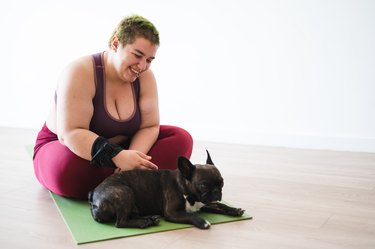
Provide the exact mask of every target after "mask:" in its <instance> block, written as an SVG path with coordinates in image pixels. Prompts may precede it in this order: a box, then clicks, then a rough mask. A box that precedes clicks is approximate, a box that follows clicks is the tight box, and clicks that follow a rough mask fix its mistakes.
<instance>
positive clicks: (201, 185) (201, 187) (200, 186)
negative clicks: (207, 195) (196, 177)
mask: <svg viewBox="0 0 375 249" xmlns="http://www.w3.org/2000/svg"><path fill="white" fill-rule="evenodd" d="M199 188H200V189H201V190H202V191H205V190H207V189H208V187H207V185H206V184H204V183H202V184H200V185H199Z"/></svg>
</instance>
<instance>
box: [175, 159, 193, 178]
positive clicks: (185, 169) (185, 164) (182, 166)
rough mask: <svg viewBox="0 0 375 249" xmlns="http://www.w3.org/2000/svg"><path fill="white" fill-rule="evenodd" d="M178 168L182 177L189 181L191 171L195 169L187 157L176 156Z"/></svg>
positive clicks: (191, 174)
mask: <svg viewBox="0 0 375 249" xmlns="http://www.w3.org/2000/svg"><path fill="white" fill-rule="evenodd" d="M178 169H179V170H180V173H181V175H182V176H183V177H184V178H186V179H187V180H189V181H191V177H192V176H193V172H194V170H195V165H194V164H192V163H191V162H190V161H189V159H187V158H186V157H183V156H180V157H179V158H178Z"/></svg>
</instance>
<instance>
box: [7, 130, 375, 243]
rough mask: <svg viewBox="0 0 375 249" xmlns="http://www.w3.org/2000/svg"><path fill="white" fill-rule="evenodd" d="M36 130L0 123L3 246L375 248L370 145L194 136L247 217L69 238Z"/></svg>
mask: <svg viewBox="0 0 375 249" xmlns="http://www.w3.org/2000/svg"><path fill="white" fill-rule="evenodd" d="M35 136H36V131H34V130H27V129H16V128H0V137H1V140H0V165H1V167H0V179H1V180H0V195H1V200H0V215H1V217H0V218H1V223H0V245H1V248H6V249H8V248H38V249H43V248H46V249H47V248H48V249H51V248H77V247H80V248H111V249H116V248H137V249H142V248H147V249H150V248H152V249H159V248H160V249H162V248H163V249H164V248H165V249H175V248H179V249H185V248H186V249H198V248H199V249H200V248H205V249H210V248H212V249H218V248H230V249H236V248H257V249H260V248H267V249H270V248H277V249H283V248H287V249H293V248H298V249H301V248H304V249H305V248H314V249H317V248H319V249H324V248H340V249H345V248H353V249H361V248H367V249H374V248H375V154H371V153H351V152H332V151H316V150H297V149H286V148H274V147H256V146H244V145H230V144H218V143H208V142H207V143H206V142H196V144H195V148H194V151H193V156H192V161H193V162H194V163H203V162H204V160H205V149H206V148H207V149H208V150H209V151H210V153H211V156H212V159H213V161H214V163H215V164H216V165H217V166H218V167H219V169H220V170H221V172H222V175H223V176H224V179H225V186H224V193H223V194H224V199H225V200H226V201H228V202H230V203H232V204H234V205H236V206H238V207H241V208H244V209H246V210H247V212H248V213H249V214H251V215H253V217H254V219H253V220H246V221H240V222H233V223H226V224H220V225H213V226H212V227H211V229H209V230H207V231H203V230H199V229H196V228H189V229H183V230H177V231H171V232H162V233H156V234H150V235H143V236H137V237H130V238H123V239H115V240H109V241H103V242H97V243H90V244H83V245H80V246H77V245H75V243H74V241H73V239H72V238H71V235H70V233H69V231H68V229H67V227H66V226H65V224H64V222H63V220H62V218H61V217H60V214H59V213H58V211H57V209H56V208H55V206H54V203H53V201H52V199H51V198H50V196H49V194H48V192H47V191H46V190H45V189H44V188H43V187H41V186H40V185H39V183H38V182H37V181H36V179H35V177H34V174H33V167H32V161H31V158H30V156H29V155H28V154H27V151H26V150H25V148H24V146H25V145H26V144H32V143H33V142H34V139H35Z"/></svg>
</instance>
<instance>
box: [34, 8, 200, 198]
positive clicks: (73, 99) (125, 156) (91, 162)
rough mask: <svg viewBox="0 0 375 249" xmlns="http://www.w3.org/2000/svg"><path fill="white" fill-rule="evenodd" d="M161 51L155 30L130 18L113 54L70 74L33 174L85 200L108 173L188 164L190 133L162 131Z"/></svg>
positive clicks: (41, 138) (82, 62)
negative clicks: (157, 72)
mask: <svg viewBox="0 0 375 249" xmlns="http://www.w3.org/2000/svg"><path fill="white" fill-rule="evenodd" d="M158 47H159V33H158V31H157V30H156V28H155V27H154V25H153V24H152V23H151V22H149V21H148V20H147V19H145V18H143V17H141V16H134V15H133V16H128V17H125V18H124V19H123V20H122V21H121V22H120V23H119V25H118V26H117V28H116V29H115V30H114V32H113V35H112V36H111V38H110V41H109V50H108V51H104V52H103V53H98V54H95V55H92V56H86V57H83V58H80V59H78V60H76V61H74V62H72V63H71V64H70V65H69V66H68V67H67V68H66V70H65V71H64V72H63V75H62V77H61V80H60V81H59V84H58V87H57V90H56V94H55V105H54V106H53V107H52V108H51V111H50V114H49V116H48V118H47V120H46V122H45V124H44V126H43V128H42V129H41V131H40V132H39V134H38V137H37V140H36V145H35V147H34V160H33V161H34V170H35V175H36V177H37V179H38V180H39V182H40V183H41V184H42V185H43V186H45V187H46V188H47V189H49V190H50V191H52V192H54V193H56V194H58V195H62V196H66V197H71V198H80V199H85V198H87V193H88V192H89V191H90V190H92V189H93V188H95V187H96V186H97V185H98V184H99V183H100V182H101V181H102V180H104V178H106V177H107V176H109V175H110V174H113V173H116V172H120V171H124V170H132V169H148V170H156V169H158V168H159V169H174V168H176V166H177V158H178V157H179V156H185V157H188V158H189V157H190V155H191V152H192V146H193V141H192V138H191V136H190V134H189V133H188V132H186V131H185V130H183V129H181V128H178V127H175V126H163V125H159V110H158V94H157V86H156V80H155V77H154V75H153V73H152V71H151V70H150V69H149V68H150V65H151V62H152V61H153V60H154V58H155V55H156V52H157V49H158Z"/></svg>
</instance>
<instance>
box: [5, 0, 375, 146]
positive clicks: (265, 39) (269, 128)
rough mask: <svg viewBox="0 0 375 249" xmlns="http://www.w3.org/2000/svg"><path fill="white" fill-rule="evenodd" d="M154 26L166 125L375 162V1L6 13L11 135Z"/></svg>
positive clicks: (36, 123)
mask: <svg viewBox="0 0 375 249" xmlns="http://www.w3.org/2000/svg"><path fill="white" fill-rule="evenodd" d="M132 13H136V14H140V15H143V16H145V17H146V18H148V19H150V20H151V21H152V22H153V23H154V24H155V25H156V27H157V28H158V29H159V31H160V35H161V47H160V49H159V51H158V53H157V58H156V60H155V61H154V62H153V65H152V69H153V71H154V73H155V75H156V77H157V80H158V87H159V96H160V108H161V122H162V123H163V124H171V125H178V126H181V127H183V128H185V129H187V130H188V131H190V133H191V134H192V135H193V137H194V139H196V140H203V141H217V142H226V143H241V144H254V145H273V146H287V147H297V148H317V149H331V150H349V151H367V152H375V111H374V108H375V97H374V95H375V1H371V0H369V1H364V0H352V1H350V0H311V1H302V0H301V1H291V0H290V1H287V0H285V1H281V0H280V1H278V0H262V1H250V0H246V1H245V0H244V1H241V0H231V1H229V0H227V1H221V0H215V1H204V0H189V1H179V0H159V1H155V0H149V1H147V0H137V1H129V0H119V1H116V0H106V1H98V0H90V1H79V0H64V1H57V0H56V1H47V0H33V1H27V0H24V1H17V0H13V1H9V3H7V2H5V1H2V2H1V3H0V30H1V39H0V48H1V60H0V70H1V75H0V77H1V80H0V84H1V89H2V90H0V111H1V113H0V126H11V127H26V128H35V129H39V128H40V127H41V125H42V124H43V122H44V120H45V117H46V115H47V112H48V109H49V106H50V104H51V103H52V101H53V93H54V89H55V87H56V83H57V79H58V77H59V74H60V73H61V71H62V69H63V68H64V66H65V65H66V64H67V63H69V62H70V61H71V60H73V59H75V58H77V57H80V56H83V55H86V54H92V53H96V52H100V51H103V50H106V49H107V41H108V39H109V36H110V34H111V32H112V30H113V29H114V27H115V26H116V25H117V23H118V22H119V21H120V19H121V18H122V17H123V16H125V15H128V14H132Z"/></svg>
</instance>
